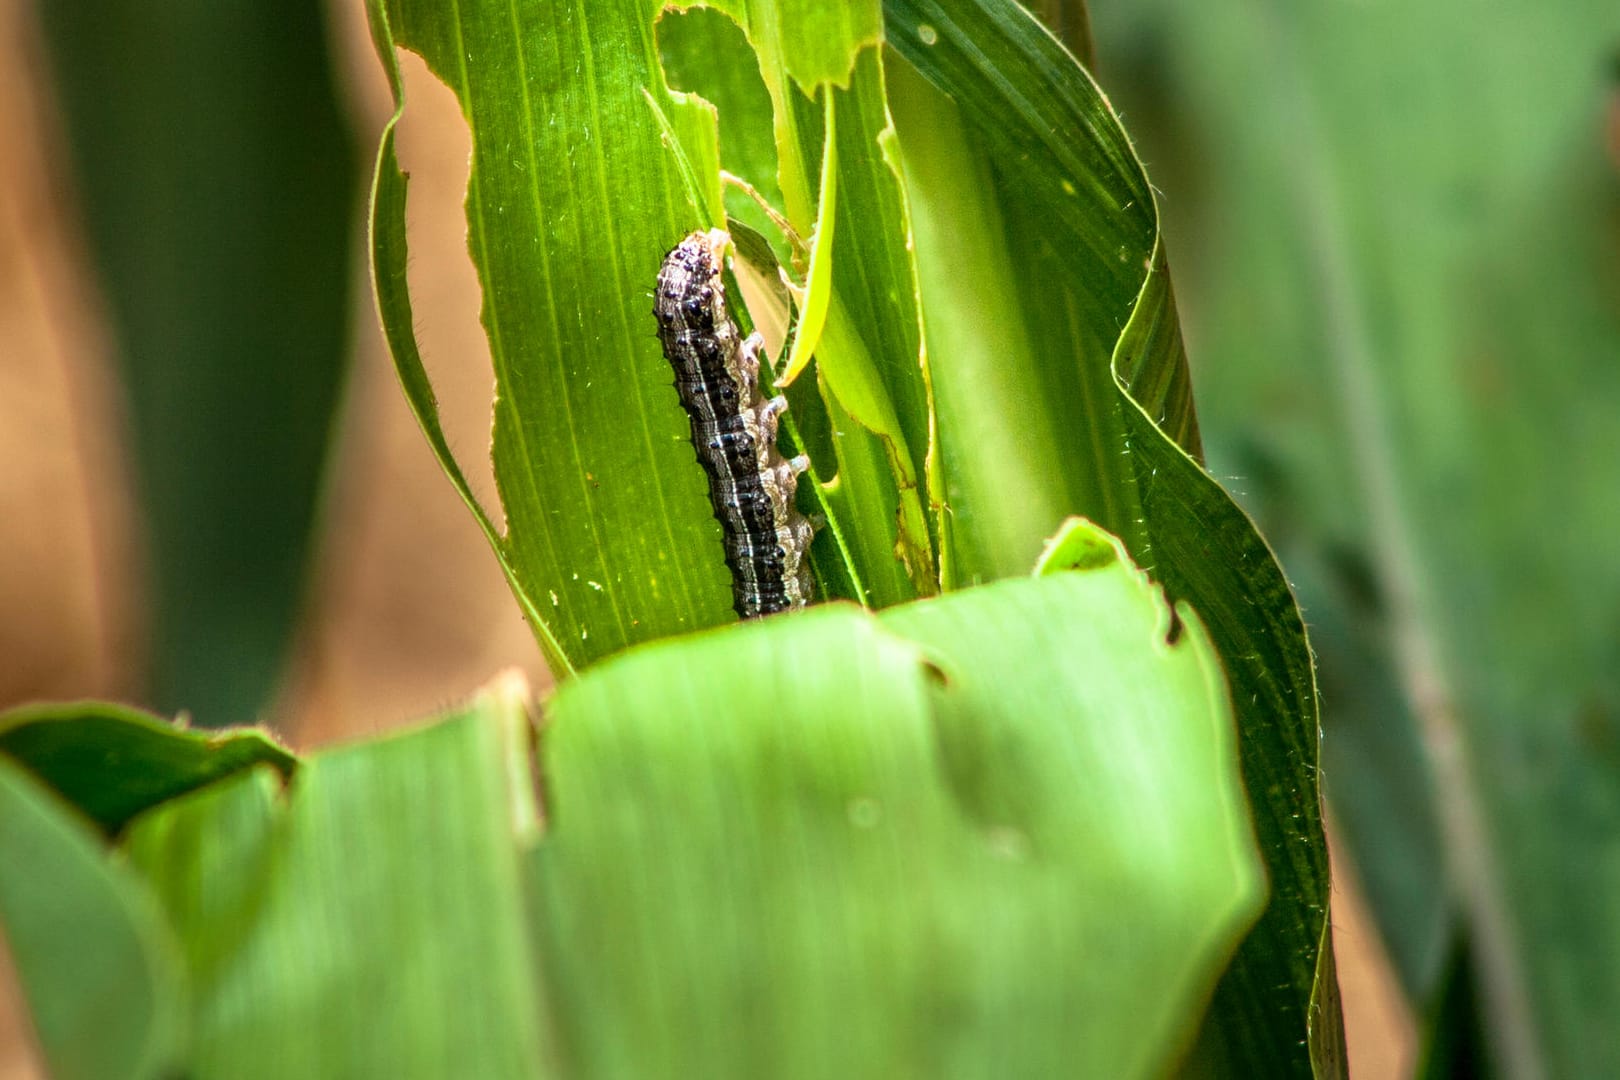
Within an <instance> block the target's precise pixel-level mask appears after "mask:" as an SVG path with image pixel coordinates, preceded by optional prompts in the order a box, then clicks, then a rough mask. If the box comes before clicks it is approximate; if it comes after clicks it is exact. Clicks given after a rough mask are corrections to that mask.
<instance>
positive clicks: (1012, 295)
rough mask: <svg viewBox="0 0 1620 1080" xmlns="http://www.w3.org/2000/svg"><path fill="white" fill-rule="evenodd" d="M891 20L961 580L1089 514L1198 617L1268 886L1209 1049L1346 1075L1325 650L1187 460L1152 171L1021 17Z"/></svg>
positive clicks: (1023, 561)
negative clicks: (1321, 652)
mask: <svg viewBox="0 0 1620 1080" xmlns="http://www.w3.org/2000/svg"><path fill="white" fill-rule="evenodd" d="M885 14H886V20H887V21H886V25H887V28H888V34H889V42H890V44H891V45H892V46H893V47H894V48H895V50H896V51H897V52H898V53H899V54H900V55H901V56H903V57H904V58H905V60H906V61H908V62H909V63H910V64H912V65H913V66H915V68H916V69H917V72H918V73H920V74H921V76H922V78H920V79H919V78H917V77H916V75H909V76H908V75H907V74H906V73H904V72H903V71H902V69H901V66H900V65H898V64H892V65H890V83H889V85H890V103H891V107H892V109H893V111H894V115H895V120H896V127H897V130H898V133H899V145H900V150H901V155H902V158H903V159H904V162H905V178H906V184H907V195H908V198H909V202H910V205H911V207H912V211H913V220H914V223H915V225H916V248H917V262H918V268H919V281H920V283H921V289H922V299H923V313H924V322H925V326H926V328H927V336H928V353H929V365H930V371H931V373H932V377H933V382H934V389H935V396H936V402H937V409H938V422H939V449H940V454H941V458H942V465H941V468H942V472H943V474H944V478H945V495H946V498H947V501H948V505H949V510H950V512H949V513H948V514H947V516H946V519H945V520H946V524H947V528H948V529H949V530H950V531H951V533H952V535H953V538H954V540H953V544H952V545H951V546H950V547H949V550H953V551H954V552H955V553H956V555H957V556H958V560H959V561H958V563H957V565H956V569H955V572H954V574H953V576H952V580H955V581H957V582H958V583H961V584H966V583H970V582H973V581H975V580H984V579H989V578H994V577H998V576H1008V575H1012V574H1023V573H1026V572H1027V571H1028V568H1029V567H1030V566H1031V565H1033V564H1034V562H1035V560H1036V558H1037V556H1038V554H1039V553H1040V551H1041V549H1042V545H1043V543H1044V541H1045V538H1046V537H1047V536H1048V535H1049V534H1050V532H1051V531H1052V530H1053V529H1054V528H1055V527H1056V526H1057V524H1058V522H1059V521H1060V520H1061V519H1062V517H1064V516H1066V515H1068V514H1080V515H1084V516H1086V517H1088V518H1090V519H1092V520H1094V521H1096V522H1098V523H1099V524H1102V525H1104V526H1105V527H1107V528H1109V529H1110V530H1111V531H1114V532H1116V533H1117V534H1119V535H1120V536H1121V537H1122V538H1123V539H1124V540H1125V542H1126V545H1127V546H1128V548H1129V549H1130V550H1131V552H1132V554H1133V556H1134V557H1135V558H1136V559H1137V560H1138V561H1139V562H1140V563H1141V564H1142V565H1143V566H1144V568H1145V569H1146V570H1147V571H1148V572H1149V573H1150V574H1151V575H1152V576H1153V577H1154V578H1155V579H1157V580H1159V581H1161V582H1162V583H1163V584H1164V585H1165V587H1166V589H1167V591H1168V592H1169V593H1170V595H1171V596H1173V597H1175V598H1177V599H1178V600H1185V601H1186V602H1188V603H1190V604H1191V605H1192V606H1193V608H1194V609H1195V610H1197V611H1198V613H1199V616H1200V617H1201V618H1202V619H1203V620H1204V622H1205V624H1206V625H1207V626H1208V627H1209V631H1210V638H1211V640H1212V641H1213V642H1214V644H1215V647H1216V649H1217V651H1218V652H1219V653H1220V655H1221V658H1222V660H1223V662H1224V663H1225V665H1226V671H1227V677H1228V678H1229V679H1230V680H1231V685H1232V688H1233V700H1234V702H1235V703H1236V705H1237V709H1238V719H1239V726H1240V730H1241V732H1242V735H1243V742H1242V749H1243V760H1244V776H1245V780H1246V781H1247V785H1248V790H1249V792H1250V796H1251V798H1253V799H1254V801H1255V806H1256V825H1257V830H1258V833H1259V836H1260V842H1261V848H1262V850H1263V851H1264V852H1265V853H1266V858H1267V864H1268V869H1269V870H1270V872H1271V877H1272V884H1273V893H1272V901H1271V906H1270V907H1269V908H1268V910H1267V913H1266V916H1265V917H1264V918H1263V919H1262V920H1261V922H1260V923H1259V925H1258V926H1257V928H1256V929H1255V931H1254V932H1253V933H1252V934H1251V935H1250V937H1249V939H1248V940H1247V941H1246V943H1245V945H1244V948H1243V949H1242V950H1241V951H1240V953H1239V955H1238V957H1237V960H1236V962H1235V964H1234V966H1233V969H1232V971H1231V972H1230V973H1229V974H1228V976H1227V978H1226V979H1225V980H1224V981H1223V983H1222V986H1221V988H1220V990H1219V991H1218V992H1217V995H1216V999H1215V1002H1214V1004H1213V1006H1212V1009H1211V1014H1210V1021H1209V1024H1210V1028H1209V1032H1210V1033H1209V1036H1208V1037H1207V1038H1206V1039H1205V1040H1204V1042H1203V1043H1202V1045H1201V1051H1202V1053H1203V1054H1204V1056H1205V1057H1207V1058H1210V1059H1215V1058H1218V1059H1219V1067H1221V1068H1224V1069H1225V1070H1226V1071H1228V1072H1229V1073H1232V1074H1236V1075H1244V1076H1249V1075H1266V1076H1281V1075H1311V1074H1312V1073H1313V1072H1314V1073H1316V1074H1317V1075H1337V1074H1338V1068H1339V1065H1340V1064H1342V1059H1343V1049H1342V1048H1343V1033H1342V1028H1341V1026H1340V1022H1339V1016H1338V1011H1337V1008H1336V1007H1334V1006H1333V1005H1332V1004H1331V1001H1332V995H1331V994H1330V993H1329V992H1328V990H1329V988H1330V981H1331V970H1332V966H1331V958H1330V957H1329V956H1328V955H1327V953H1325V952H1324V951H1323V943H1324V942H1327V941H1330V939H1328V938H1327V937H1326V935H1325V928H1326V927H1327V925H1328V921H1327V915H1328V913H1327V903H1328V880H1327V872H1328V867H1327V852H1326V845H1325V842H1324V839H1323V836H1322V831H1321V821H1320V808H1319V800H1320V795H1319V791H1318V787H1317V771H1316V757H1317V721H1316V695H1315V684H1314V679H1313V673H1312V667H1311V657H1310V652H1309V648H1308V646H1307V645H1306V641H1305V636H1304V626H1303V624H1302V622H1301V619H1300V616H1299V611H1298V609H1297V607H1296V606H1295V604H1294V601H1293V598H1292V596H1291V594H1290V592H1289V588H1288V585H1287V582H1286V581H1285V580H1284V578H1283V576H1282V573H1281V570H1280V569H1279V567H1278V566H1277V563H1276V560H1275V559H1274V558H1273V556H1272V554H1271V552H1270V551H1269V550H1268V549H1267V547H1266V545H1265V543H1264V541H1263V540H1262V539H1261V538H1260V536H1259V535H1258V534H1257V533H1256V532H1255V530H1254V527H1253V525H1252V524H1251V523H1250V522H1249V521H1248V519H1247V518H1246V517H1245V516H1244V514H1243V513H1242V511H1241V510H1239V509H1238V508H1237V506H1236V505H1235V504H1234V503H1233V502H1232V500H1231V499H1230V497H1229V496H1227V495H1226V493H1225V492H1223V491H1222V490H1221V489H1220V487H1219V486H1218V485H1217V484H1216V483H1215V482H1214V481H1213V480H1212V479H1211V478H1210V477H1209V476H1208V475H1207V474H1206V473H1205V472H1203V470H1202V469H1201V468H1200V467H1199V466H1198V464H1197V462H1196V461H1195V460H1194V459H1193V458H1192V457H1190V456H1189V454H1195V453H1197V451H1198V443H1197V426H1196V423H1195V422H1194V421H1193V419H1192V415H1191V397H1190V394H1189V392H1188V387H1187V376H1186V360H1185V356H1184V353H1183V351H1182V345H1181V338H1180V334H1179V331H1178V330H1177V327H1176V321H1175V315H1174V305H1173V301H1172V297H1171V292H1170V287H1169V281H1168V276H1167V275H1166V274H1165V272H1164V267H1165V262H1164V255H1163V251H1162V246H1161V244H1160V241H1159V237H1158V228H1157V226H1158V222H1157V211H1156V208H1155V205H1154V202H1153V198H1152V195H1151V192H1150V190H1149V188H1148V184H1147V180H1146V177H1145V176H1144V175H1143V173H1142V170H1141V166H1140V164H1139V162H1138V161H1137V159H1136V157H1135V155H1134V153H1133V151H1132V150H1131V147H1130V144H1129V142H1128V141H1127V140H1126V138H1125V136H1124V133H1123V132H1122V131H1121V129H1120V127H1119V124H1118V121H1117V119H1116V118H1115V117H1114V115H1113V113H1112V111H1111V110H1110V109H1109V107H1108V105H1107V102H1106V101H1105V100H1104V99H1103V97H1102V95H1101V94H1100V92H1099V91H1098V90H1097V88H1096V86H1095V85H1094V84H1093V83H1092V81H1091V80H1090V78H1089V77H1088V76H1087V75H1086V74H1085V73H1084V72H1083V71H1082V70H1081V69H1080V67H1079V66H1078V65H1077V64H1076V63H1075V61H1074V60H1073V58H1072V57H1070V56H1068V55H1067V54H1066V53H1065V52H1064V51H1063V50H1062V48H1061V47H1060V46H1059V45H1058V43H1057V42H1056V41H1055V40H1053V39H1052V38H1051V37H1050V35H1048V34H1047V33H1046V32H1045V31H1043V30H1042V29H1041V28H1040V27H1039V26H1038V25H1037V24H1035V23H1034V21H1033V20H1032V19H1031V18H1030V17H1029V16H1028V15H1027V14H1026V13H1024V12H1023V11H1022V10H1020V9H1018V8H1016V7H1015V6H1013V5H1011V4H1004V3H1000V2H993V0H951V2H944V0H889V2H888V3H886V5H885ZM963 178H967V179H966V180H965V181H964V179H963ZM1009 417H1011V418H1014V419H1012V420H1011V421H1009ZM987 446H988V447H991V449H990V450H989V451H988V452H987V451H986V449H985V448H986V447H987ZM1205 1064H1206V1066H1207V1067H1216V1066H1215V1065H1214V1064H1211V1062H1206V1063H1205Z"/></svg>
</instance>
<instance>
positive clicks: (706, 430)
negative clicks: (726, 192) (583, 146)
mask: <svg viewBox="0 0 1620 1080" xmlns="http://www.w3.org/2000/svg"><path fill="white" fill-rule="evenodd" d="M730 245H731V237H730V236H728V235H727V234H726V233H724V232H722V231H721V230H719V229H714V230H712V231H710V232H695V233H692V234H691V235H690V236H688V237H687V238H686V239H685V240H682V241H681V242H680V243H679V244H677V245H676V246H675V249H674V250H673V251H671V252H670V253H669V254H668V255H667V256H665V258H664V265H663V267H662V269H660V270H659V271H658V287H657V290H656V292H655V293H654V298H653V314H654V315H656V316H657V317H658V338H659V340H660V341H661V342H662V343H663V346H664V356H665V358H666V359H668V360H669V362H670V365H671V366H672V367H673V368H674V369H675V389H676V391H677V392H678V393H679V394H680V397H681V404H682V405H683V406H684V407H685V409H686V415H687V419H689V420H690V421H691V424H692V445H693V447H695V448H696V450H697V456H698V460H699V461H700V462H701V463H702V464H703V468H704V471H705V472H707V473H708V474H709V501H710V503H712V504H713V506H714V516H715V517H716V518H718V519H719V521H720V528H721V530H722V531H723V532H724V534H725V545H726V566H728V567H729V568H730V569H731V595H732V606H734V607H735V608H736V609H737V614H738V615H739V616H740V617H742V618H744V619H753V618H757V617H759V616H761V615H769V614H771V613H773V612H777V611H785V610H788V609H790V608H799V607H803V606H804V605H805V603H806V602H807V601H808V600H809V599H810V561H809V559H808V557H807V553H808V551H809V548H810V540H811V537H812V535H813V532H814V530H813V529H812V527H811V525H810V522H809V521H808V520H807V519H806V518H805V517H804V515H802V514H800V513H799V512H798V511H797V510H796V509H794V506H793V495H794V492H795V490H796V489H797V488H798V483H799V474H800V473H802V472H804V470H805V469H807V468H808V467H809V465H810V462H809V459H808V458H805V457H803V456H800V457H796V458H794V459H792V460H791V461H785V460H783V458H782V455H781V454H780V453H779V452H778V451H777V449H776V424H777V420H778V418H779V417H780V416H781V414H782V412H783V411H784V410H785V409H786V408H787V400H786V399H785V398H782V397H774V398H771V399H770V400H769V401H766V400H764V399H762V398H761V396H760V392H759V355H760V350H761V349H762V347H763V342H762V341H761V339H760V337H759V335H758V334H755V335H753V336H751V337H750V338H748V340H746V341H743V340H739V339H740V334H739V333H738V331H737V324H736V323H735V322H733V321H732V319H731V314H730V312H729V311H728V310H727V309H726V293H725V286H724V284H723V283H722V281H721V277H720V275H721V272H722V270H723V269H724V265H725V263H724V258H725V252H726V250H727V249H728V248H729V247H730Z"/></svg>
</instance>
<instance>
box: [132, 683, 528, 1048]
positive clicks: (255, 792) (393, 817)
mask: <svg viewBox="0 0 1620 1080" xmlns="http://www.w3.org/2000/svg"><path fill="white" fill-rule="evenodd" d="M526 693H527V688H526V687H525V686H523V685H522V683H521V680H518V681H516V682H504V683H498V684H496V685H495V686H494V687H493V688H492V689H491V690H489V691H487V692H485V693H484V694H483V695H481V696H480V697H479V698H478V699H477V700H476V701H474V702H473V703H472V704H471V705H470V706H468V707H467V708H465V709H463V710H460V711H459V712H456V713H452V714H451V715H450V716H449V717H448V718H447V719H445V720H444V721H442V722H441V723H438V724H436V725H435V726H433V727H430V728H426V729H423V730H420V731H416V732H413V733H409V734H405V735H399V736H395V737H392V738H388V739H383V740H379V741H375V742H371V743H366V744H359V745H356V746H352V747H346V748H343V749H338V750H332V751H328V752H326V753H323V754H317V755H314V756H312V757H311V758H309V759H308V760H307V761H306V763H305V764H304V765H303V767H302V768H301V769H300V770H299V773H298V776H297V779H296V780H295V781H294V783H293V784H292V786H291V787H290V788H289V789H288V790H287V791H286V792H285V793H283V792H281V791H280V790H279V788H280V785H279V782H278V780H277V779H276V777H275V774H274V773H273V772H272V771H270V770H268V769H263V768H260V769H255V770H254V771H252V772H249V773H242V774H239V775H237V776H235V777H232V778H230V779H228V780H226V781H223V782H222V783H219V784H216V785H214V786H212V787H209V788H205V789H203V790H202V791H199V792H196V793H194V794H191V795H187V796H184V797H182V798H180V799H177V800H174V801H172V802H169V803H166V804H164V805H163V806H161V807H159V808H157V809H155V810H152V811H150V812H148V813H147V814H145V815H143V816H141V817H140V818H138V819H137V820H136V821H135V822H134V823H133V824H132V825H131V826H130V830H129V833H128V839H127V847H128V853H129V858H130V861H131V863H132V864H133V865H134V866H135V867H136V868H137V869H138V870H140V871H141V873H142V874H144V875H145V876H146V877H147V879H148V880H149V881H150V882H151V884H152V887H153V888H154V889H155V891H156V892H157V893H158V895H159V897H160V898H161V899H162V901H163V904H164V906H165V908H166V910H167V913H168V916H169V920H170V922H171V923H172V925H173V926H174V927H175V929H176V930H177V932H178V933H179V935H180V937H181V939H182V941H183V943H184V950H185V958H186V964H187V968H188V969H189V972H190V976H191V983H192V986H193V989H194V995H193V996H194V1006H193V1015H192V1024H193V1027H194V1037H193V1045H192V1057H191V1060H190V1061H189V1063H188V1065H187V1068H186V1075H188V1076H195V1077H198V1078H209V1077H221V1078H223V1077H231V1078H244V1080H247V1078H253V1077H266V1078H271V1077H274V1078H281V1077H288V1076H300V1077H325V1076H330V1077H349V1076H396V1077H422V1078H424V1080H425V1078H429V1077H432V1078H440V1077H445V1076H458V1075H461V1076H478V1077H489V1078H492V1080H498V1078H503V1077H514V1078H516V1077H533V1076H538V1075H544V1065H545V1054H544V1051H545V1049H546V1046H547V1042H548V1040H547V1036H546V1033H545V1031H544V1030H543V1028H542V1026H541V1025H540V1023H539V1019H540V1017H542V1015H543V1011H542V1007H541V1001H540V998H539V996H538V989H537V987H536V985H535V982H534V978H533V971H532V967H531V965H532V959H531V957H530V955H529V931H528V929H527V926H526V923H525V912H524V907H523V896H522V891H521V889H520V876H519V871H520V865H519V846H520V844H521V843H523V842H525V841H526V840H531V839H532V838H533V835H534V833H535V830H536V828H537V824H536V821H535V818H534V803H533V789H532V786H531V783H530V780H529V777H528V775H527V763H528V760H529V758H528V753H527V744H528V739H529V730H528V720H527V716H526V714H525V711H524V700H523V699H524V697H525V696H526Z"/></svg>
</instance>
